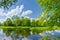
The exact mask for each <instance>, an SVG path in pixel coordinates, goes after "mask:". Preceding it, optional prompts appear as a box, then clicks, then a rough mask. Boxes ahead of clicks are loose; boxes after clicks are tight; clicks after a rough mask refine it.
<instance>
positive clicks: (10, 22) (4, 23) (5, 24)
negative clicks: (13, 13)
mask: <svg viewBox="0 0 60 40" xmlns="http://www.w3.org/2000/svg"><path fill="white" fill-rule="evenodd" d="M3 25H4V26H12V25H13V24H12V21H11V19H10V18H7V20H6V21H4V22H3Z"/></svg>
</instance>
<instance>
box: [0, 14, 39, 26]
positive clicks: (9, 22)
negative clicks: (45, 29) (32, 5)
mask: <svg viewBox="0 0 60 40" xmlns="http://www.w3.org/2000/svg"><path fill="white" fill-rule="evenodd" d="M37 22H38V21H37V20H34V19H32V20H31V19H29V18H24V17H21V18H20V17H18V16H17V15H16V16H13V17H12V18H7V19H6V20H5V21H4V22H3V23H0V26H33V27H35V26H38V23H37Z"/></svg>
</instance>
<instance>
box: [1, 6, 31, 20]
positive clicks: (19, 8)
mask: <svg viewBox="0 0 60 40" xmlns="http://www.w3.org/2000/svg"><path fill="white" fill-rule="evenodd" d="M23 8H24V5H21V6H16V8H14V9H11V10H10V11H7V12H4V10H3V9H0V16H2V17H4V20H6V19H7V18H11V17H12V16H14V15H20V14H21V13H22V14H21V15H20V16H23V17H24V16H26V17H28V16H27V15H28V14H31V13H32V11H31V10H27V11H23ZM0 19H1V20H2V19H3V18H0ZM1 20H0V21H1Z"/></svg>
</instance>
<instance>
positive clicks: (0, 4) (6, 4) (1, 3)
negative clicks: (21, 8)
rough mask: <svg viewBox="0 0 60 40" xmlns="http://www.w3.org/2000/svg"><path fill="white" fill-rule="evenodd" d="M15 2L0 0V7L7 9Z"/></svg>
mask: <svg viewBox="0 0 60 40" xmlns="http://www.w3.org/2000/svg"><path fill="white" fill-rule="evenodd" d="M16 2H17V0H0V7H4V8H9V7H10V6H12V5H13V4H15V3H16Z"/></svg>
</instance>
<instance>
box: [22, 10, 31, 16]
mask: <svg viewBox="0 0 60 40" xmlns="http://www.w3.org/2000/svg"><path fill="white" fill-rule="evenodd" d="M31 13H32V11H31V10H27V11H23V13H22V15H21V16H26V15H28V14H31Z"/></svg>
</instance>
